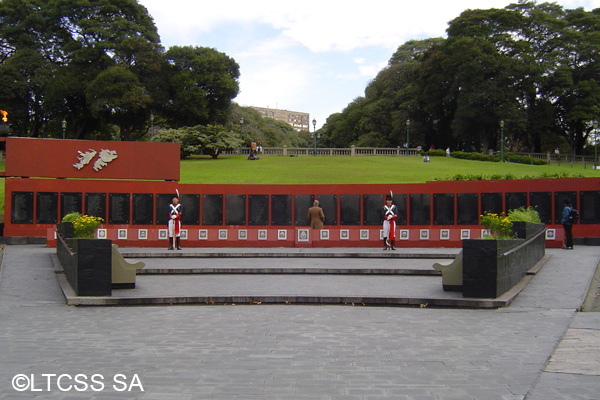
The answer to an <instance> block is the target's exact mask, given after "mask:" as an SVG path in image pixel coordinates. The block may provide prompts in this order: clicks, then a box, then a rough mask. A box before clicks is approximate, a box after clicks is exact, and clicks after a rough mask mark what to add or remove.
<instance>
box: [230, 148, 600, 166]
mask: <svg viewBox="0 0 600 400" xmlns="http://www.w3.org/2000/svg"><path fill="white" fill-rule="evenodd" d="M221 154H223V155H246V156H247V155H249V154H250V149H249V148H247V147H241V148H238V149H235V150H224V151H223V152H222V153H221ZM258 154H259V155H263V156H291V157H296V156H313V155H317V156H417V155H419V149H418V148H411V149H406V148H403V147H396V148H394V147H392V148H386V147H356V146H351V147H346V148H330V147H327V148H324V147H317V148H316V149H315V148H314V147H287V146H283V147H263V148H262V151H261V152H259V153H258ZM490 154H494V153H493V152H490ZM495 154H496V155H498V154H499V153H498V152H496V153H495ZM513 154H517V155H520V156H529V157H532V158H537V159H540V160H544V161H546V162H548V163H570V162H571V156H570V155H569V154H566V155H563V154H561V155H557V154H555V153H552V152H547V153H523V152H521V153H513ZM573 163H581V164H592V165H593V164H594V156H578V155H573Z"/></svg>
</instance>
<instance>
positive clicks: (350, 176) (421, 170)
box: [180, 156, 600, 184]
mask: <svg viewBox="0 0 600 400" xmlns="http://www.w3.org/2000/svg"><path fill="white" fill-rule="evenodd" d="M456 175H463V176H478V177H483V178H484V179H485V178H488V179H489V178H491V177H494V178H499V177H505V176H506V175H508V176H509V177H512V178H517V179H519V178H531V177H533V178H538V177H548V176H557V175H567V176H569V175H570V176H584V177H592V176H596V177H598V176H600V171H594V170H593V169H592V166H590V165H587V166H585V168H584V165H579V164H575V165H574V166H573V168H571V166H570V164H569V163H564V162H563V163H561V164H560V166H559V165H558V164H552V165H524V164H511V163H504V164H502V163H496V162H483V161H470V160H460V159H455V158H451V157H449V158H448V157H431V162H430V163H424V162H423V160H422V158H421V157H416V156H415V157H405V156H362V157H341V156H340V157H311V156H304V157H282V156H281V157H279V156H264V157H260V160H256V161H250V160H247V159H246V157H245V156H222V157H219V158H218V159H216V160H212V159H210V158H203V157H199V158H193V159H188V160H184V161H182V162H181V180H180V182H181V183H214V184H245V183H246V184H261V183H263V184H353V183H422V182H427V181H431V180H445V179H448V178H449V177H453V176H456Z"/></svg>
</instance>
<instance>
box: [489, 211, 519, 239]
mask: <svg viewBox="0 0 600 400" xmlns="http://www.w3.org/2000/svg"><path fill="white" fill-rule="evenodd" d="M481 225H482V226H483V227H484V228H486V229H489V230H490V232H491V233H492V239H493V238H497V239H510V238H511V237H512V236H511V230H512V225H513V224H512V222H511V221H510V219H508V217H506V216H505V215H504V213H502V214H494V213H484V214H483V215H481Z"/></svg>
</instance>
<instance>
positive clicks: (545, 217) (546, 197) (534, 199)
mask: <svg viewBox="0 0 600 400" xmlns="http://www.w3.org/2000/svg"><path fill="white" fill-rule="evenodd" d="M529 206H530V207H533V208H534V209H535V211H537V213H538V215H539V216H540V221H542V223H543V224H551V223H552V193H550V192H531V193H529Z"/></svg>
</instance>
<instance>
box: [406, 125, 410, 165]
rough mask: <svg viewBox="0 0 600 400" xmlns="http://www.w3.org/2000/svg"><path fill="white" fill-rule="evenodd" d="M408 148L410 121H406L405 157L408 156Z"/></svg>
mask: <svg viewBox="0 0 600 400" xmlns="http://www.w3.org/2000/svg"><path fill="white" fill-rule="evenodd" d="M409 148H410V119H407V120H406V155H407V156H408V155H409V154H408V149H409Z"/></svg>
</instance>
